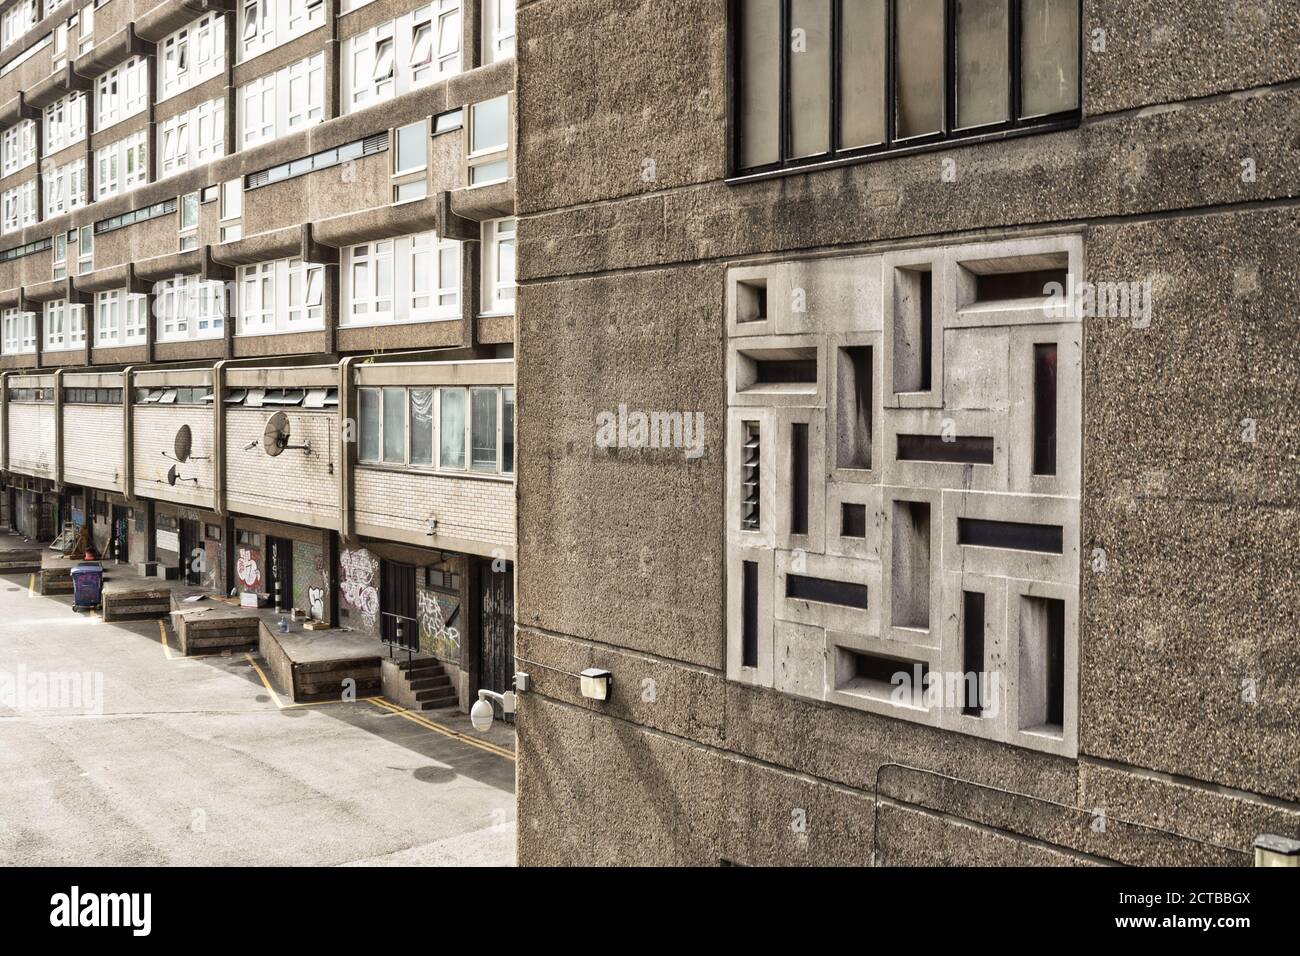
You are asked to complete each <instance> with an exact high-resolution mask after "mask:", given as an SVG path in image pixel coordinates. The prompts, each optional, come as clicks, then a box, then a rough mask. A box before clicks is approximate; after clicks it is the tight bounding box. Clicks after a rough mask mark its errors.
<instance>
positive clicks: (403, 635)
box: [379, 561, 420, 651]
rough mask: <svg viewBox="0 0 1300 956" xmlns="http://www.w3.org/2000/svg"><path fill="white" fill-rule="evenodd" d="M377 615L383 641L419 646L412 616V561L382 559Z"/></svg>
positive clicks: (396, 645)
mask: <svg viewBox="0 0 1300 956" xmlns="http://www.w3.org/2000/svg"><path fill="white" fill-rule="evenodd" d="M379 577H380V586H379V616H380V618H381V620H382V622H383V623H382V625H381V627H382V631H381V633H382V636H383V640H384V643H385V644H392V645H394V646H395V647H400V648H402V649H404V650H409V651H416V650H419V649H420V625H419V622H418V621H417V620H416V617H415V565H413V564H401V563H399V562H397V561H384V562H383V564H382V565H381V566H380V569H379Z"/></svg>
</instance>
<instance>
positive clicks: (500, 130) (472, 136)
mask: <svg viewBox="0 0 1300 956" xmlns="http://www.w3.org/2000/svg"><path fill="white" fill-rule="evenodd" d="M466 142H467V143H468V145H469V154H468V156H467V158H466V163H467V165H468V167H469V174H468V179H469V185H471V186H485V185H488V184H489V183H499V182H501V181H502V180H505V179H509V178H510V97H509V96H498V97H496V98H494V99H490V100H484V101H483V102H482V103H475V104H474V105H473V106H471V107H470V108H469V136H468V137H467V139H466Z"/></svg>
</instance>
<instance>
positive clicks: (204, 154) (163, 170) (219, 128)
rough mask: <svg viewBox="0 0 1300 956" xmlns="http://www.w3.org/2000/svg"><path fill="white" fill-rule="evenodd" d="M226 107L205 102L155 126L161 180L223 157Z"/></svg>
mask: <svg viewBox="0 0 1300 956" xmlns="http://www.w3.org/2000/svg"><path fill="white" fill-rule="evenodd" d="M225 116H226V104H225V100H224V98H223V99H215V100H208V101H207V102H205V103H200V104H199V105H198V106H196V107H194V109H192V110H189V111H187V112H185V113H178V114H177V115H175V116H173V117H171V118H170V119H166V120H164V121H163V122H161V123H160V124H158V157H159V160H160V162H159V169H160V173H159V175H160V177H162V176H170V175H171V174H172V173H179V172H181V171H183V170H186V169H189V168H190V167H192V166H197V165H199V164H201V163H206V162H208V161H210V160H213V159H217V158H218V157H221V156H224V155H225V153H226V122H225Z"/></svg>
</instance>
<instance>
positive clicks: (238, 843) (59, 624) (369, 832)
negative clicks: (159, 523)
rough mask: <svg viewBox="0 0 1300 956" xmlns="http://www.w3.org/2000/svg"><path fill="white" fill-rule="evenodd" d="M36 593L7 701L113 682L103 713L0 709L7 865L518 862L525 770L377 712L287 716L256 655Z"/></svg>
mask: <svg viewBox="0 0 1300 956" xmlns="http://www.w3.org/2000/svg"><path fill="white" fill-rule="evenodd" d="M28 585H29V578H28V577H27V576H26V575H6V576H3V577H0V689H4V688H7V687H8V686H12V685H11V683H9V682H11V681H12V680H13V679H14V678H16V677H24V678H26V679H27V680H28V681H29V682H30V680H31V678H32V677H33V675H53V674H70V673H77V674H83V675H84V674H91V675H95V674H99V675H102V680H103V684H102V687H103V691H102V695H101V697H100V699H101V700H102V714H97V713H93V712H92V713H86V712H85V709H86V708H84V707H83V706H78V707H42V706H29V707H23V708H15V707H14V706H12V705H13V704H15V703H18V702H17V701H15V700H14V699H13V697H12V696H11V695H10V694H9V693H8V692H7V690H6V692H5V693H4V694H0V779H3V780H4V788H3V790H2V791H0V865H5V866H13V865H37V866H43V865H91V866H119V865H121V866H168V865H221V866H250V865H311V866H331V865H346V864H352V865H512V864H513V863H514V859H515V825H514V820H515V809H514V806H515V797H514V783H515V767H514V763H513V761H511V760H509V759H506V758H504V757H501V756H498V755H496V754H494V753H490V752H488V751H486V750H483V749H480V748H478V747H473V746H469V745H467V744H465V743H463V742H461V741H459V740H456V739H452V738H450V737H447V736H445V735H443V734H439V733H437V732H435V731H433V730H430V729H428V728H426V727H424V726H421V725H420V724H418V723H416V722H414V721H412V720H408V719H405V718H404V717H402V716H401V715H398V714H395V713H392V712H391V711H386V710H383V709H381V708H380V707H378V706H377V705H375V704H372V703H369V702H365V701H361V702H357V703H351V704H345V703H335V704H327V705H324V706H307V707H285V708H284V709H281V708H280V707H278V706H277V702H276V700H275V699H273V698H272V697H271V696H270V695H269V694H268V693H267V690H266V688H265V687H264V686H263V684H262V682H261V680H260V679H259V677H258V674H257V672H256V671H255V669H254V668H253V666H252V665H251V664H250V663H249V661H248V659H247V658H245V657H244V656H243V655H236V656H230V657H209V658H184V657H181V656H180V655H179V654H177V653H176V652H175V650H174V646H173V649H172V650H171V652H170V653H171V655H174V656H169V652H168V650H167V649H166V648H164V646H163V645H162V643H161V640H160V636H159V630H158V623H157V622H156V621H153V620H149V621H141V622H131V623H129V624H125V625H118V624H106V623H104V622H103V621H102V620H100V619H99V618H98V617H96V616H91V615H85V614H77V613H74V612H73V611H72V610H71V608H70V601H69V599H68V598H67V597H60V598H48V597H39V596H31V594H30V592H29V586H28ZM263 671H264V672H265V667H264V666H263ZM6 677H7V678H8V681H6V680H5V679H4V678H6ZM86 684H87V686H90V687H92V688H93V686H94V678H93V676H92V678H91V680H90V681H89V682H86ZM78 703H79V704H83V705H84V704H86V703H90V704H92V705H93V696H92V698H91V699H89V700H81V701H78ZM89 709H90V710H92V711H94V710H96V709H98V708H95V707H93V706H92V707H90V708H89ZM435 719H436V720H437V721H438V722H439V723H440V724H444V725H446V726H450V727H451V728H452V729H455V730H458V731H461V732H466V731H467V727H466V726H465V724H467V721H465V720H464V719H463V718H459V717H455V718H446V717H444V716H442V715H437V717H436V718H435ZM512 736H513V734H512V732H511V731H510V730H509V729H508V728H505V727H503V726H501V725H498V726H497V727H494V728H493V733H492V735H491V739H492V740H493V741H494V742H496V743H499V744H500V743H503V742H508V741H509V739H510V737H512Z"/></svg>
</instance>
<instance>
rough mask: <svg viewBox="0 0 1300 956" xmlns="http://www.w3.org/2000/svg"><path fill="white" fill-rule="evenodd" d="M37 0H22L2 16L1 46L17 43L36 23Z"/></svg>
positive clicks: (0, 27)
mask: <svg viewBox="0 0 1300 956" xmlns="http://www.w3.org/2000/svg"><path fill="white" fill-rule="evenodd" d="M38 19H39V16H38V14H37V12H36V0H20V2H18V3H16V4H14V5H13V6H12V7H10V8H9V9H8V10H6V11H5V12H4V15H3V16H2V17H0V46H8V45H9V44H11V43H16V42H17V41H18V40H19V39H21V38H22V36H23V34H25V33H26V32H27V31H28V30H30V29H31V28H32V27H34V26H35V25H36V21H37V20H38Z"/></svg>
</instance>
